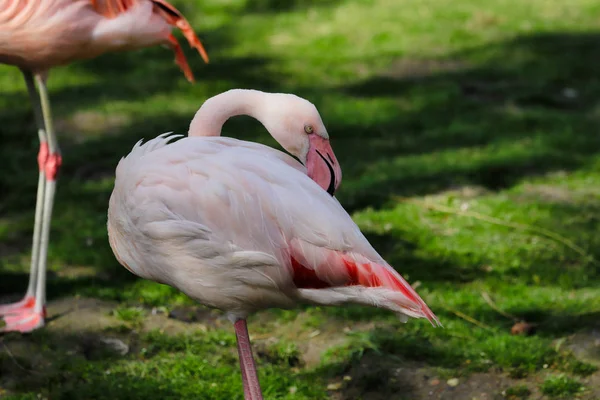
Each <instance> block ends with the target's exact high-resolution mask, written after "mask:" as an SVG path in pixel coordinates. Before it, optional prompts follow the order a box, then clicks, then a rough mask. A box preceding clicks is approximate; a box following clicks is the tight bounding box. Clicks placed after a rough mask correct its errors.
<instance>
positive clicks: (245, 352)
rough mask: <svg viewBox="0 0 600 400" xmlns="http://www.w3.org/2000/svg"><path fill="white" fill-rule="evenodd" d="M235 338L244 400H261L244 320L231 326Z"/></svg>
mask: <svg viewBox="0 0 600 400" xmlns="http://www.w3.org/2000/svg"><path fill="white" fill-rule="evenodd" d="M233 326H234V328H235V336H236V337H237V345H238V354H239V357H240V368H241V370H242V381H243V383H244V399H245V400H263V397H262V393H261V390H260V383H259V382H258V374H257V373H256V364H255V363H254V357H253V356H252V347H251V346H250V336H249V335H248V326H247V325H246V320H245V319H239V320H237V321H236V322H235V323H234V324H233Z"/></svg>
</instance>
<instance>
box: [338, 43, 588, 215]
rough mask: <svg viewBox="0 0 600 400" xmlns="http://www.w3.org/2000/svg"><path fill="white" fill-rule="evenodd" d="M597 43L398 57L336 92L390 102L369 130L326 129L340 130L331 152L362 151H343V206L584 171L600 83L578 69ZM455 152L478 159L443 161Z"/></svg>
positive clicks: (511, 46)
mask: <svg viewBox="0 0 600 400" xmlns="http://www.w3.org/2000/svg"><path fill="white" fill-rule="evenodd" d="M599 38H600V35H599V34H563V33H553V34H540V35H532V36H520V37H517V38H515V39H513V40H511V41H508V42H503V43H499V44H496V45H491V46H486V47H484V48H476V49H472V50H469V51H466V52H463V53H458V54H454V55H452V56H451V57H449V58H448V59H445V60H412V59H408V60H404V59H401V60H399V61H398V62H397V63H395V64H394V65H393V66H392V67H391V68H390V69H389V70H388V71H385V73H382V74H381V75H379V76H376V77H373V78H369V79H368V80H366V81H363V82H359V83H356V84H353V85H350V86H348V87H342V88H339V90H340V93H343V94H345V95H349V96H352V97H356V98H361V99H381V98H387V99H393V100H396V103H397V105H398V112H397V114H396V116H395V117H394V118H391V119H390V120H387V121H380V122H378V123H377V124H376V125H370V126H344V125H343V124H342V125H336V126H335V127H332V129H331V131H332V132H336V131H339V132H344V136H343V137H340V138H334V140H336V145H338V146H339V143H340V142H345V141H346V142H348V143H349V144H350V143H352V147H354V148H360V149H361V153H360V154H361V155H360V157H359V158H357V157H353V153H355V151H354V152H350V151H348V152H347V153H344V154H343V156H342V157H341V158H342V159H341V160H340V162H341V163H342V166H343V167H344V168H345V170H346V171H347V174H346V176H352V177H353V179H357V178H358V179H359V183H358V184H356V186H354V185H353V187H352V192H351V193H348V190H347V188H343V189H342V194H341V195H342V197H343V198H344V200H347V201H345V202H344V204H345V205H346V206H347V207H349V208H351V209H357V208H362V207H366V206H374V207H378V206H380V205H381V204H382V203H383V202H385V200H386V199H387V198H388V196H389V195H390V194H398V195H407V196H408V195H422V194H426V193H432V192H436V191H440V190H444V189H446V188H448V187H453V186H458V185H465V184H471V185H481V186H484V187H486V188H489V189H492V190H498V189H502V188H506V187H510V186H512V185H513V184H515V183H517V182H518V181H520V180H521V179H523V177H526V176H531V175H538V174H543V173H545V172H548V171H553V170H573V169H577V168H580V167H582V166H585V165H586V163H588V162H589V161H590V160H591V159H592V157H594V156H595V155H596V154H597V153H598V151H600V136H598V135H597V134H596V133H595V132H596V131H597V122H598V121H597V118H596V117H594V116H593V115H590V113H591V112H592V111H593V110H594V109H595V107H596V106H597V103H598V99H599V97H600V79H599V78H598V75H597V74H596V71H595V70H594V68H593V67H592V66H591V65H589V63H587V62H586V60H587V59H588V57H590V56H592V55H594V54H595V55H600V50H599V49H598V47H597V46H596V43H597V41H598V39H599ZM557 54H560V55H561V56H560V57H557ZM367 138H368V139H367ZM365 140H368V141H369V142H370V143H369V144H368V145H367V144H366V143H364V141H365ZM359 143H362V144H359ZM344 148H350V146H349V145H348V146H344ZM457 149H471V151H478V152H480V153H481V157H478V155H477V154H471V155H469V157H470V158H471V161H470V162H465V160H461V157H460V153H459V154H458V155H455V156H451V155H449V154H448V152H450V151H456V150H457ZM475 149H477V150H475ZM402 157H404V158H407V157H409V158H408V160H411V159H412V158H414V159H415V160H414V161H413V162H412V163H411V162H410V161H402V160H400V159H399V158H402ZM418 158H421V159H423V161H422V162H419V161H418ZM363 175H364V179H360V177H362V176H363ZM369 177H370V179H369Z"/></svg>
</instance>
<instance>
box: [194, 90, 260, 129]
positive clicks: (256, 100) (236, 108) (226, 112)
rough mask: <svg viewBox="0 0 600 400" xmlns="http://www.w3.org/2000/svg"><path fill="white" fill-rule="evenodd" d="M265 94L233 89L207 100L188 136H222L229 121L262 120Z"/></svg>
mask: <svg viewBox="0 0 600 400" xmlns="http://www.w3.org/2000/svg"><path fill="white" fill-rule="evenodd" d="M263 103H264V93H262V92H260V91H258V90H249V89H231V90H228V91H227V92H224V93H221V94H219V95H217V96H214V97H211V98H210V99H208V100H206V101H205V102H204V104H203V105H202V107H200V109H199V110H198V111H197V112H196V115H195V116H194V119H192V122H191V123H190V128H189V131H188V136H190V137H193V136H220V135H221V129H222V128H223V125H224V124H225V122H227V120H228V119H229V118H231V117H235V116H237V115H248V116H250V117H253V118H256V119H257V120H259V121H260V120H261V118H260V107H261V105H262V104H263Z"/></svg>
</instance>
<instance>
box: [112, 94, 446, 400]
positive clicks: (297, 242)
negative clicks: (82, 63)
mask: <svg viewBox="0 0 600 400" xmlns="http://www.w3.org/2000/svg"><path fill="white" fill-rule="evenodd" d="M237 114H248V115H251V116H254V117H256V118H257V119H259V120H260V121H261V122H262V123H263V125H265V127H266V128H267V130H268V131H269V132H270V133H271V134H272V135H273V137H275V139H276V140H277V141H278V142H279V143H280V144H281V145H282V146H283V147H284V148H285V149H286V150H287V151H288V152H290V153H291V154H292V155H294V156H295V157H297V159H298V160H299V161H297V160H296V159H294V158H292V157H290V156H289V155H287V154H285V153H283V152H280V151H278V150H274V149H272V148H269V147H267V146H264V145H261V144H256V143H250V142H243V141H240V140H236V139H231V138H224V137H218V135H219V134H220V129H221V126H222V124H223V123H224V122H225V120H226V119H227V118H228V117H229V116H232V115H237ZM172 138H173V136H168V135H161V136H159V137H157V138H155V139H152V140H150V141H148V142H147V143H145V144H141V143H138V144H137V145H136V146H135V147H134V148H133V150H132V151H131V153H130V154H129V155H128V156H127V157H125V158H124V159H122V160H121V162H120V163H119V165H118V167H117V171H116V181H115V188H114V190H113V193H112V195H111V199H110V204H109V211H108V233H109V240H110V245H111V247H112V249H113V252H114V254H115V256H116V257H117V259H118V260H119V262H120V263H121V264H122V265H123V266H124V267H125V268H127V269H128V270H129V271H131V272H132V273H134V274H136V275H138V276H140V277H142V278H145V279H149V280H153V281H156V282H160V283H164V284H167V285H170V286H173V287H175V288H178V289H180V290H181V291H183V292H184V293H186V294H187V295H188V296H190V297H191V298H193V299H195V300H197V301H199V302H200V303H202V304H204V305H207V306H210V307H214V308H218V309H221V310H223V311H225V312H226V313H227V314H228V316H229V318H230V320H231V321H232V322H234V325H235V330H236V334H237V338H238V350H239V355H240V362H241V368H242V378H243V380H244V390H245V397H246V399H252V400H256V399H262V395H261V392H260V388H259V384H258V380H257V378H256V371H255V366H254V361H253V358H252V352H251V349H250V345H249V339H248V332H247V328H246V322H245V321H246V318H247V317H248V315H250V314H251V313H253V312H255V311H257V310H261V309H266V308H270V307H280V308H288V307H293V306H295V305H296V304H297V303H302V302H307V303H312V304H319V305H342V304H345V303H355V304H363V305H369V306H376V307H383V308H386V309H389V310H391V311H393V312H395V313H397V314H398V315H399V317H400V318H401V319H402V320H407V319H408V317H415V318H427V319H428V320H429V321H431V323H432V324H434V325H436V324H438V323H439V322H438V320H437V318H436V317H435V315H434V314H433V313H432V312H431V310H430V309H429V308H428V307H427V305H426V304H425V302H423V300H422V299H421V298H420V297H419V295H418V294H417V293H416V292H415V291H414V290H413V288H412V287H411V286H410V285H409V284H408V283H407V282H406V281H405V280H404V279H403V278H402V277H401V276H400V274H398V273H397V272H396V271H395V270H394V269H393V268H392V267H391V266H389V265H388V264H387V263H386V262H385V260H384V259H383V258H382V257H381V256H380V255H379V254H378V253H377V251H375V249H374V248H373V247H372V246H371V245H370V244H369V242H368V241H367V239H366V238H365V237H364V236H363V234H362V233H361V231H360V229H359V228H358V226H357V225H356V224H355V223H354V222H353V221H352V218H351V217H350V216H349V215H348V213H347V212H346V211H345V210H344V208H343V207H342V206H341V205H340V203H339V202H338V201H337V200H336V199H335V197H333V196H332V194H333V191H334V190H335V189H336V188H337V187H338V185H339V183H340V179H341V169H340V167H339V165H338V163H337V159H336V157H335V155H334V154H333V150H332V149H331V147H330V144H329V136H328V133H327V131H326V129H325V126H324V125H323V123H322V121H321V118H320V116H319V114H318V112H317V111H316V108H314V106H312V105H311V104H310V103H308V102H307V101H306V100H304V99H301V98H298V97H296V96H293V95H282V94H268V93H262V92H257V91H245V90H231V91H229V92H225V93H223V94H221V95H218V96H216V97H214V98H212V99H209V100H208V101H207V102H205V104H204V105H203V106H202V107H201V108H200V110H199V111H198V113H197V114H196V117H195V118H194V120H193V121H192V123H191V125H190V131H189V137H187V138H184V139H181V140H179V141H177V142H174V143H169V141H170V140H171V139H172Z"/></svg>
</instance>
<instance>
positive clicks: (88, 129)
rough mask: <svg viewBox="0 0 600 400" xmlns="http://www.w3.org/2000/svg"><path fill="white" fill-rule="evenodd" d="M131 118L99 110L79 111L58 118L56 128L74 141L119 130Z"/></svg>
mask: <svg viewBox="0 0 600 400" xmlns="http://www.w3.org/2000/svg"><path fill="white" fill-rule="evenodd" d="M130 122H131V121H130V118H129V117H127V116H126V115H122V114H115V113H111V114H103V113H99V112H97V111H78V112H76V113H74V114H73V115H71V116H70V117H69V118H62V119H58V120H57V121H56V123H55V125H56V130H57V131H59V132H61V133H64V134H66V135H67V136H68V137H69V139H71V140H72V141H73V142H75V143H77V142H81V141H83V140H84V139H85V138H87V137H90V136H95V135H99V134H106V133H107V132H110V131H113V130H118V129H119V128H121V127H124V126H126V125H127V124H129V123H130Z"/></svg>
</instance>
